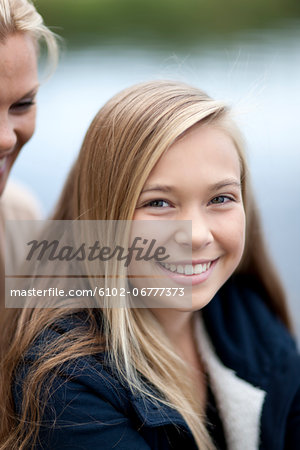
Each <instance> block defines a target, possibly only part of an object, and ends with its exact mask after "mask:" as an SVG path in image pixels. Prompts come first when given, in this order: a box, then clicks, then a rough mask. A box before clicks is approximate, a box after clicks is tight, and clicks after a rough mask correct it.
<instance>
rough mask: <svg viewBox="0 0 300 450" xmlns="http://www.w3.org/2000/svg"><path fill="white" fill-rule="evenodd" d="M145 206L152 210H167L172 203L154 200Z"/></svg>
mask: <svg viewBox="0 0 300 450" xmlns="http://www.w3.org/2000/svg"><path fill="white" fill-rule="evenodd" d="M144 206H146V207H150V208H167V207H168V206H170V203H169V202H167V201H166V200H152V201H151V202H148V203H146V204H145V205H144Z"/></svg>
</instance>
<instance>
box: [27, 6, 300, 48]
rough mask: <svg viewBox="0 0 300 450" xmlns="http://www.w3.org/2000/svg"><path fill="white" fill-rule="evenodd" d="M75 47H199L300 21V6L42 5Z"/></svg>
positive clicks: (53, 24) (51, 23) (47, 17)
mask: <svg viewBox="0 0 300 450" xmlns="http://www.w3.org/2000/svg"><path fill="white" fill-rule="evenodd" d="M35 3H36V5H37V8H38V10H39V11H40V12H41V14H42V15H43V16H44V19H45V22H46V24H47V25H49V26H50V27H52V28H53V29H54V30H55V31H56V32H57V33H58V34H60V35H61V36H63V37H64V38H66V40H67V42H68V44H69V45H75V46H81V45H87V44H92V43H94V44H97V45H99V44H100V45H101V44H103V45H106V44H108V43H117V44H129V45H132V44H135V45H147V44H151V45H155V43H156V42H157V43H160V44H161V43H165V44H166V45H169V44H174V43H176V45H183V46H186V45H193V44H195V45H197V44H199V42H201V41H206V40H209V39H213V38H216V39H220V38H223V37H224V38H230V37H231V36H233V35H234V34H235V33H236V32H239V31H242V30H247V29H252V30H253V29H265V28H280V27H282V26H284V27H285V28H286V27H287V26H288V23H289V21H290V20H293V19H297V18H300V0H36V1H35Z"/></svg>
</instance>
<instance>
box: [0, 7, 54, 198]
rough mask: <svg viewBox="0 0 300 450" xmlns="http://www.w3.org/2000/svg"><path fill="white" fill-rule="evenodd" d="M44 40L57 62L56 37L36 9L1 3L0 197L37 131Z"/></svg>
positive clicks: (50, 54) (51, 56)
mask: <svg viewBox="0 0 300 450" xmlns="http://www.w3.org/2000/svg"><path fill="white" fill-rule="evenodd" d="M41 40H44V41H45V42H46V45H47V48H48V52H49V56H50V58H51V59H52V62H53V63H55V61H56V58H57V46H56V40H55V37H54V35H53V33H52V32H51V31H50V30H49V29H48V28H46V27H45V25H44V24H43V20H42V17H41V16H40V15H39V14H38V12H37V11H36V9H35V8H34V6H33V5H32V4H31V3H30V2H29V1H27V0H1V1H0V58H1V66H0V86H1V90H0V106H1V110H0V111H1V121H0V126H1V129H0V195H1V194H2V193H3V190H4V187H5V184H6V181H7V178H8V175H9V172H10V170H11V167H12V165H13V163H14V162H15V160H16V158H17V156H18V154H19V152H20V150H21V148H22V147H23V145H24V144H26V142H27V141H28V140H29V139H30V138H31V136H32V134H33V132H34V128H35V113H36V103H35V99H36V95H37V91H38V88H39V82H38V73H37V59H38V43H39V42H40V41H41Z"/></svg>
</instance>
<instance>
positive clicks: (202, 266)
mask: <svg viewBox="0 0 300 450" xmlns="http://www.w3.org/2000/svg"><path fill="white" fill-rule="evenodd" d="M218 259H219V258H216V259H214V260H207V261H206V262H202V263H192V264H186V263H181V262H180V263H176V264H175V263H162V262H160V263H158V265H159V267H160V268H161V270H163V272H164V273H165V274H167V276H168V277H169V278H171V279H172V280H174V281H175V282H176V283H178V284H184V285H187V286H193V285H196V284H199V283H203V282H204V281H206V280H207V278H208V277H209V276H210V274H211V272H212V271H213V269H214V267H215V265H216V264H217V262H218Z"/></svg>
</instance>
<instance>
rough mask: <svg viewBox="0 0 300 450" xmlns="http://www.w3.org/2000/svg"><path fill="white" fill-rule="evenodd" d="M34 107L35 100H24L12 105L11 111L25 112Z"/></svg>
mask: <svg viewBox="0 0 300 450" xmlns="http://www.w3.org/2000/svg"><path fill="white" fill-rule="evenodd" d="M33 105H35V101H34V99H30V100H22V101H20V102H17V103H14V104H13V105H11V107H10V109H11V110H12V111H16V112H23V111H27V110H28V109H30V108H31V107H32V106H33Z"/></svg>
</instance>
